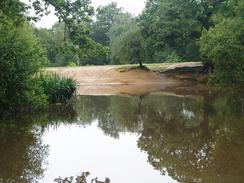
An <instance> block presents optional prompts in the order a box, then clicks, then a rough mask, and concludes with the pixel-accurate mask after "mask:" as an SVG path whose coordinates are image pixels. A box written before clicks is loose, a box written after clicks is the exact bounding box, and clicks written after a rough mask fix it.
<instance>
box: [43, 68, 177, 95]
mask: <svg viewBox="0 0 244 183" xmlns="http://www.w3.org/2000/svg"><path fill="white" fill-rule="evenodd" d="M47 70H48V71H51V72H55V73H58V74H60V75H64V76H70V77H73V78H74V79H75V80H76V81H77V83H78V84H79V88H78V91H77V94H79V95H116V94H129V95H144V94H147V93H151V92H154V91H159V90H164V89H165V88H167V87H171V86H174V85H177V84H178V83H179V82H178V81H177V80H175V79H172V78H168V77H166V76H165V75H164V74H158V73H156V72H152V71H144V70H140V69H132V70H128V71H124V72H120V71H119V70H118V66H84V67H58V68H48V69H47Z"/></svg>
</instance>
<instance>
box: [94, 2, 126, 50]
mask: <svg viewBox="0 0 244 183" xmlns="http://www.w3.org/2000/svg"><path fill="white" fill-rule="evenodd" d="M121 13H122V9H121V8H118V5H117V3H115V2H112V3H110V4H108V5H106V6H100V7H98V8H97V10H96V21H95V22H94V23H93V24H92V25H91V29H92V38H93V39H94V40H95V41H97V42H98V43H101V44H102V45H103V46H109V41H110V40H109V37H108V35H107V33H108V32H109V29H110V28H111V27H112V25H113V24H114V22H115V18H116V17H117V16H119V15H120V14H121Z"/></svg>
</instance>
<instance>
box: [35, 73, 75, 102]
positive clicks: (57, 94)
mask: <svg viewBox="0 0 244 183" xmlns="http://www.w3.org/2000/svg"><path fill="white" fill-rule="evenodd" d="M37 80H38V81H39V83H40V85H41V87H42V88H43V89H44V94H45V95H46V96H47V97H48V102H49V103H67V102H68V101H69V100H70V99H71V97H72V96H73V95H74V94H75V91H76V89H77V84H76V82H75V80H74V79H72V78H69V77H64V76H60V75H57V74H43V73H42V74H39V75H38V76H37Z"/></svg>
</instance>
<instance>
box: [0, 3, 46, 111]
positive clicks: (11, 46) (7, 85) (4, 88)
mask: <svg viewBox="0 0 244 183" xmlns="http://www.w3.org/2000/svg"><path fill="white" fill-rule="evenodd" d="M12 6H14V4H13V5H12ZM12 6H10V7H8V8H11V7H12ZM4 8H5V9H7V7H4ZM21 11H22V9H21V10H20V12H19V13H17V12H16V14H14V15H13V14H10V15H9V14H8V13H7V14H4V12H6V11H4V12H3V11H2V9H0V34H1V37H0V68H1V77H0V111H1V112H4V111H6V110H7V111H12V112H16V111H22V110H23V108H24V107H27V106H28V107H33V106H35V107H37V106H40V105H44V104H45V103H46V96H45V95H44V93H43V90H42V88H41V87H40V86H39V85H38V83H34V84H33V76H34V75H35V74H36V73H37V72H38V71H39V70H40V68H41V67H42V66H44V64H45V63H46V61H47V59H46V57H45V51H44V50H43V49H42V47H41V45H40V44H39V42H38V40H37V39H36V37H35V36H34V34H33V32H32V30H31V28H30V27H29V26H28V24H27V23H26V22H23V21H22V22H18V23H17V24H16V22H15V21H16V20H17V19H18V20H24V17H23V15H22V13H23V12H21ZM15 16H17V17H15ZM19 16H20V17H19ZM14 17H15V18H14Z"/></svg>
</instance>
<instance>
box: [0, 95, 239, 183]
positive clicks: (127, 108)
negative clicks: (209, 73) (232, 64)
mask: <svg viewBox="0 0 244 183" xmlns="http://www.w3.org/2000/svg"><path fill="white" fill-rule="evenodd" d="M85 171H89V172H90V173H91V175H90V176H89V177H90V179H91V178H95V177H98V179H99V180H105V177H108V178H109V179H110V180H111V182H112V183H177V182H183V183H241V182H243V181H244V97H243V95H242V94H239V95H236V94H225V95H223V94H222V95H215V94H211V93H208V94H206V95H187V96H183V95H175V94H165V93H155V94H151V95H147V96H134V97H132V96H78V97H76V98H75V99H74V101H73V102H72V104H70V105H67V106H56V107H53V108H51V109H50V111H48V112H43V113H41V114H38V115H29V116H26V117H23V118H21V119H15V120H8V121H2V122H0V183H15V182H16V183H34V182H40V183H52V182H54V179H55V178H58V177H59V176H61V177H69V176H77V175H79V174H80V173H81V172H85ZM90 179H89V182H90Z"/></svg>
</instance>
